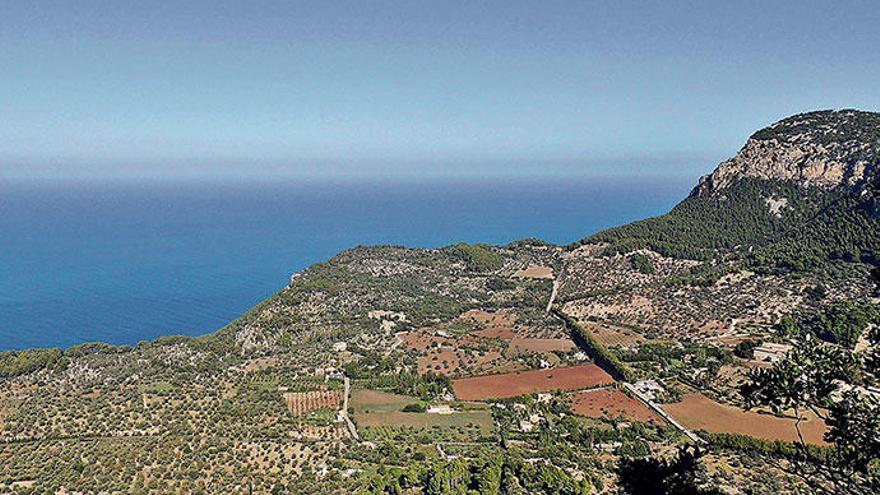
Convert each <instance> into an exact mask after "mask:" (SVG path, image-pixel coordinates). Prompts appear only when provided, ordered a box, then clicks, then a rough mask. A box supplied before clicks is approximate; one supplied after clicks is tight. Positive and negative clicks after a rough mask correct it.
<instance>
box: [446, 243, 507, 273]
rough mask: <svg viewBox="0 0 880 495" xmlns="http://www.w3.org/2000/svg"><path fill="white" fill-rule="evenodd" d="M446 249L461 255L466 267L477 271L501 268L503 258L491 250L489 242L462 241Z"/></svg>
mask: <svg viewBox="0 0 880 495" xmlns="http://www.w3.org/2000/svg"><path fill="white" fill-rule="evenodd" d="M447 249H450V250H451V251H452V252H454V253H457V254H458V255H459V256H461V257H462V259H464V261H465V262H466V263H467V265H468V267H470V269H471V270H474V271H477V272H491V271H494V270H497V269H499V268H501V266H502V265H503V264H504V260H503V259H502V258H501V256H499V255H498V254H497V253H495V252H494V251H493V250H492V249H493V248H492V246H490V245H489V244H466V243H464V242H462V243H459V244H456V245H455V246H452V247H451V248H447Z"/></svg>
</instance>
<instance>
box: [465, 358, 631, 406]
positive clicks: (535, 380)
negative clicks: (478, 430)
mask: <svg viewBox="0 0 880 495" xmlns="http://www.w3.org/2000/svg"><path fill="white" fill-rule="evenodd" d="M612 383H614V379H613V378H611V375H609V374H608V373H606V372H605V371H604V370H602V368H599V367H598V366H596V365H595V364H586V365H579V366H571V367H568V368H555V369H549V370H532V371H522V372H516V373H504V374H500V375H487V376H477V377H472V378H462V379H459V380H455V381H454V382H453V388H454V390H455V395H456V396H457V397H458V398H459V399H462V400H487V399H493V398H494V399H504V398H508V397H517V396H520V395H525V394H530V393H535V392H549V391H551V390H580V389H585V388H594V387H600V386H603V385H610V384H612Z"/></svg>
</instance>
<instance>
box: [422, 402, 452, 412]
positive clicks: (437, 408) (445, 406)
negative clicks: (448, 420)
mask: <svg viewBox="0 0 880 495" xmlns="http://www.w3.org/2000/svg"><path fill="white" fill-rule="evenodd" d="M426 412H427V413H428V414H452V413H453V412H455V411H453V410H452V408H451V407H450V406H449V404H439V405H436V406H431V407H429V408H428V410H427V411H426Z"/></svg>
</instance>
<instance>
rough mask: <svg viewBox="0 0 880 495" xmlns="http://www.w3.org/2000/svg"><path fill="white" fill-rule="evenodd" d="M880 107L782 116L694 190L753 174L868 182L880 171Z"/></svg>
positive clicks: (824, 183) (807, 181)
mask: <svg viewBox="0 0 880 495" xmlns="http://www.w3.org/2000/svg"><path fill="white" fill-rule="evenodd" d="M878 169H880V113H877V112H863V111H859V110H853V109H844V110H819V111H815V112H807V113H801V114H797V115H792V116H791V117H787V118H785V119H782V120H780V121H778V122H776V123H774V124H772V125H770V126H768V127H765V128H763V129H761V130H759V131H758V132H756V133H754V134H752V136H751V137H750V138H749V140H748V141H747V142H746V144H745V146H743V148H742V149H741V150H740V151H739V153H737V155H736V156H735V157H733V158H731V159H730V160H727V161H725V162H722V163H721V164H720V165H719V166H718V168H716V169H715V171H714V172H712V173H711V174H710V175H707V176H705V177H702V178H701V179H700V183H699V184H698V185H697V187H696V188H695V189H694V191H693V193H692V194H694V195H703V194H711V193H714V192H716V191H720V190H723V189H725V188H726V187H727V186H729V185H730V184H732V183H733V182H735V181H736V180H737V179H740V178H744V177H752V178H759V179H766V180H784V181H794V182H797V183H799V184H800V185H803V186H815V187H823V188H834V187H838V186H845V187H863V186H865V185H866V184H868V183H872V182H873V181H875V180H876V179H877V178H878V176H880V173H878Z"/></svg>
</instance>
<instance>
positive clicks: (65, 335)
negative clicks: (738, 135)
mask: <svg viewBox="0 0 880 495" xmlns="http://www.w3.org/2000/svg"><path fill="white" fill-rule="evenodd" d="M692 184H693V180H692V179H683V178H681V179H657V178H652V179H642V180H636V179H619V178H618V179H608V178H603V179H595V178H593V179H547V180H543V179H540V180H539V179H528V180H526V179H521V180H498V179H493V180H467V181H465V180H451V179H448V180H437V181H427V180H423V181H422V180H403V179H401V180H377V181H372V182H357V183H355V182H346V181H336V182H333V181H309V182H301V181H299V182H298V181H280V182H272V183H269V182H253V183H233V182H222V181H209V182H196V181H182V182H175V183H168V182H149V183H143V182H141V183H135V182H124V181H122V182H94V183H84V182H42V183H41V182H27V183H25V182H0V350H8V349H22V348H30V347H69V346H71V345H74V344H79V343H83V342H94V341H102V342H108V343H113V344H135V343H137V342H138V341H141V340H150V339H154V338H156V337H158V336H161V335H169V334H185V335H201V334H205V333H208V332H211V331H214V330H217V329H218V328H221V327H222V326H223V325H225V324H226V323H228V322H229V321H231V320H233V319H235V318H236V317H238V316H239V315H241V314H242V313H244V312H245V311H247V310H248V309H249V308H250V307H252V306H253V305H255V304H257V303H258V302H260V301H261V300H263V299H265V298H266V297H268V296H270V295H272V294H273V293H275V292H277V291H278V290H279V289H281V288H282V287H283V286H284V285H285V284H286V283H287V281H288V279H289V277H290V275H291V274H292V273H294V272H297V271H299V270H302V269H303V268H306V267H308V266H309V265H311V264H313V263H316V262H319V261H322V260H326V259H328V258H330V257H332V256H333V255H334V254H336V253H337V252H339V251H340V250H343V249H345V248H349V247H353V246H356V245H359V244H361V245H366V244H396V245H405V246H410V247H440V246H444V245H448V244H453V243H456V242H459V241H465V242H488V243H494V244H503V243H507V242H510V241H513V240H517V239H523V238H526V237H538V238H541V239H544V240H546V241H550V242H554V243H568V242H571V241H574V240H577V239H579V238H581V237H583V236H585V235H588V234H590V233H594V232H596V231H599V230H602V229H604V228H607V227H611V226H615V225H619V224H623V223H626V222H629V221H632V220H636V219H640V218H644V217H648V216H653V215H657V214H660V213H663V212H665V211H667V210H668V209H669V208H671V207H672V206H673V205H675V204H676V203H677V202H678V201H679V200H681V199H682V198H683V197H684V195H685V194H686V193H687V192H688V190H689V188H690V187H691V186H692Z"/></svg>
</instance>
